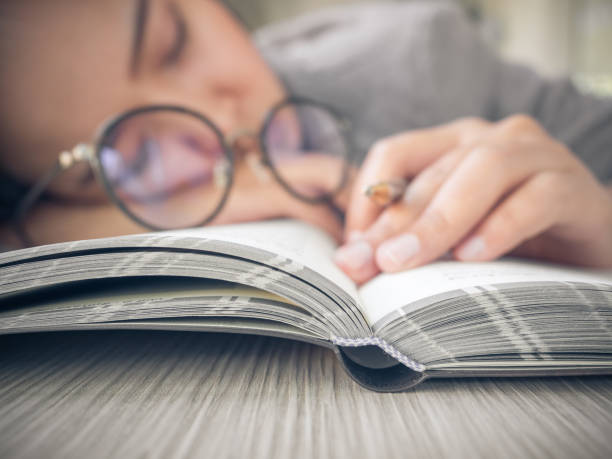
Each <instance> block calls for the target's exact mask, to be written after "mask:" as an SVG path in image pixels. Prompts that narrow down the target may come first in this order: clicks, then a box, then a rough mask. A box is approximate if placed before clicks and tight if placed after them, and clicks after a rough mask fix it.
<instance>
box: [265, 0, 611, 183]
mask: <svg viewBox="0 0 612 459" xmlns="http://www.w3.org/2000/svg"><path fill="white" fill-rule="evenodd" d="M256 38H257V40H258V45H259V46H260V49H261V51H262V53H263V55H264V57H265V58H266V59H267V60H268V62H269V63H270V65H271V66H272V67H273V68H274V69H275V70H276V72H277V73H278V74H279V75H280V76H281V78H283V80H284V82H285V83H286V85H287V86H288V87H289V89H290V90H291V91H293V92H296V93H298V94H301V95H305V96H309V97H312V98H315V99H318V100H322V101H325V102H327V103H328V104H330V105H332V106H334V107H335V108H336V109H338V110H339V111H341V112H343V113H345V114H347V115H348V116H349V117H350V118H351V121H352V124H353V126H354V127H355V138H356V144H357V146H358V149H359V152H358V153H359V154H360V155H361V157H363V155H365V154H366V153H367V150H368V148H369V147H370V146H371V144H372V142H374V141H376V140H377V139H379V138H381V137H385V136H388V135H392V134H395V133H398V132H401V131H406V130H410V129H418V128H423V127H427V126H432V125H438V124H443V123H447V122H450V121H452V120H454V119H457V118H462V117H466V116H477V117H482V118H486V119H489V120H493V121H496V120H500V119H502V118H504V117H507V116H509V115H512V114H516V113H525V114H528V115H531V116H533V117H534V118H536V119H537V120H538V121H539V122H540V123H541V124H542V125H543V126H544V127H545V128H546V130H547V131H548V132H549V133H550V134H551V135H552V136H554V137H555V138H557V139H559V140H560V141H562V142H564V143H565V144H566V145H567V146H568V147H570V149H571V150H572V151H573V152H574V153H575V154H577V155H578V156H579V157H580V158H582V160H583V161H584V162H585V163H586V164H587V165H588V166H589V167H590V169H591V170H592V171H593V172H594V173H595V174H596V175H597V176H598V177H599V179H601V180H603V181H610V180H612V100H603V99H596V98H594V97H590V96H586V95H583V94H580V93H579V92H578V91H577V90H576V89H575V88H574V87H573V85H572V84H571V83H570V81H569V80H568V79H558V80H548V79H545V78H542V77H540V76H539V75H537V74H536V73H535V72H533V71H532V70H530V69H528V68H526V67H524V66H520V65H517V64H512V63H508V62H505V61H503V60H502V59H500V58H499V57H498V56H497V55H496V54H495V53H494V52H493V51H491V50H490V49H489V48H488V47H487V45H486V44H485V43H484V42H483V40H482V39H481V37H480V35H479V34H478V33H477V31H476V30H475V28H474V27H473V25H472V24H471V23H470V21H469V20H468V18H467V17H466V16H465V15H464V14H463V12H462V11H461V10H460V9H459V8H457V7H456V6H453V5H451V4H448V3H444V2H431V1H428V2H423V1H421V2H419V1H413V2H398V3H381V4H378V3H377V4H364V5H361V6H357V7H336V8H332V9H328V10H323V11H318V12H316V13H314V14H310V15H307V16H302V17H300V18H298V19H293V20H291V21H288V22H285V23H281V24H278V25H275V26H272V27H269V28H267V29H265V30H262V31H260V32H259V33H258V34H257V35H256Z"/></svg>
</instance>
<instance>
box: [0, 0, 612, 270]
mask: <svg viewBox="0 0 612 459" xmlns="http://www.w3.org/2000/svg"><path fill="white" fill-rule="evenodd" d="M0 58H1V59H2V62H3V70H2V72H1V73H0V100H2V106H1V107H0V174H1V185H0V186H1V189H0V195H1V196H0V199H1V200H0V208H1V211H2V214H1V215H0V217H1V218H2V220H1V223H0V225H1V226H0V228H1V229H0V237H1V239H0V242H1V243H2V245H3V246H4V247H18V246H23V245H26V244H43V243H50V242H57V241H64V240H73V239H85V238H94V237H104V236H113V235H120V234H128V233H136V232H142V231H146V230H147V229H153V230H157V229H159V230H163V229H175V228H183V227H190V226H199V225H206V224H221V223H232V222H242V221H251V220H259V219H268V218H275V217H291V218H298V219H302V220H305V221H307V222H310V223H312V224H314V225H317V226H319V227H321V228H323V229H324V230H325V231H327V232H328V233H330V234H331V235H332V236H333V237H335V238H336V239H337V240H338V241H340V242H341V243H342V244H343V245H342V246H341V247H340V248H339V249H338V252H337V254H336V262H337V263H338V265H339V266H340V267H341V268H342V269H343V270H344V271H345V272H346V273H347V274H348V275H349V276H350V277H351V278H353V279H354V280H355V281H356V282H364V281H366V280H368V279H370V278H371V277H373V276H375V275H376V274H378V273H379V272H381V271H384V272H394V271H399V270H404V269H410V268H413V267H416V266H419V265H422V264H425V263H428V262H430V261H432V260H435V259H437V258H439V257H440V256H441V255H443V254H445V253H448V252H450V253H451V254H452V255H453V256H454V257H455V258H456V259H458V260H475V261H484V260H492V259H495V258H497V257H499V256H501V255H504V254H507V253H513V254H515V255H520V256H528V257H536V258H540V259H547V260H553V261H557V262H564V263H571V264H577V265H584V266H592V267H611V266H612V188H611V187H610V186H609V183H610V181H611V180H612V101H610V100H599V99H596V98H593V97H590V96H586V95H583V94H580V93H578V92H577V91H576V90H575V88H574V87H573V86H572V85H571V83H570V82H569V81H567V80H565V79H560V80H545V79H542V78H541V77H539V76H538V75H537V74H536V73H534V72H533V71H531V70H530V69H528V68H525V67H522V66H518V65H514V64H509V63H506V62H504V61H502V60H500V59H499V58H498V57H497V56H496V55H495V54H494V53H493V52H491V51H490V50H489V49H488V48H487V47H486V46H485V44H483V42H482V41H481V40H480V38H479V36H478V34H477V33H476V32H475V31H474V30H473V28H472V26H471V24H470V22H469V20H468V19H467V18H466V17H464V15H463V14H462V12H461V11H460V10H459V9H457V8H454V7H452V6H449V5H448V4H440V3H438V2H407V3H388V4H385V3H382V4H379V3H376V4H369V5H368V4H362V5H359V6H356V7H339V8H333V9H329V10H323V11H319V12H316V13H314V14H310V15H307V16H303V17H300V18H297V19H293V20H290V21H288V22H285V23H281V24H277V25H273V26H269V27H267V28H265V29H263V30H260V31H258V32H257V33H256V34H255V35H254V37H251V36H249V34H248V33H247V31H246V30H245V28H244V26H243V24H242V23H241V22H240V20H239V19H237V17H236V15H235V14H233V13H232V11H231V10H230V9H228V8H227V7H226V6H224V5H223V3H221V2H219V1H217V0H129V1H126V0H107V1H104V2H100V1H96V0H55V1H53V2H49V1H44V0H6V1H3V2H2V3H1V4H0ZM398 182H400V183H404V184H407V187H406V189H405V191H404V190H403V189H402V193H401V196H400V197H399V199H397V200H395V201H393V203H392V204H390V205H388V206H380V205H379V204H377V203H376V202H373V201H372V200H371V199H370V198H368V197H367V196H366V195H365V194H364V189H366V188H368V187H370V186H372V185H376V184H380V183H398Z"/></svg>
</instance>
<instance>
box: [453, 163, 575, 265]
mask: <svg viewBox="0 0 612 459" xmlns="http://www.w3.org/2000/svg"><path fill="white" fill-rule="evenodd" d="M567 188H568V187H567V180H566V179H565V178H563V177H562V176H561V174H558V173H554V172H544V173H540V174H538V175H536V176H534V177H533V178H532V179H530V180H529V181H528V182H527V183H525V184H524V185H522V186H521V187H520V188H519V189H518V190H516V191H515V192H514V193H513V194H512V195H510V196H509V197H508V198H506V199H505V200H504V201H502V203H501V204H500V205H499V206H497V208H495V210H494V211H493V212H492V213H491V214H490V215H489V216H488V217H487V218H486V220H485V221H484V222H482V223H481V224H480V225H479V226H478V227H477V229H476V230H475V231H474V233H473V234H472V235H471V236H470V237H469V238H468V239H467V240H465V241H464V242H462V243H461V244H460V245H459V246H458V247H457V248H456V249H455V250H454V255H455V257H456V258H457V259H459V260H462V261H488V260H494V259H496V258H498V257H500V256H501V255H504V254H506V253H508V252H510V251H511V250H512V249H514V248H516V247H518V246H519V245H521V244H522V243H523V242H525V241H527V240H529V239H531V238H533V237H535V236H537V235H538V234H540V233H542V232H544V231H546V230H547V229H548V228H550V227H551V226H552V225H554V224H555V223H556V222H557V221H558V220H559V218H560V216H561V214H562V211H563V206H564V205H565V203H566V200H564V199H560V197H561V195H562V194H563V191H562V190H565V189H567ZM560 190H561V191H560Z"/></svg>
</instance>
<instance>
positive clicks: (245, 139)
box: [226, 129, 271, 183]
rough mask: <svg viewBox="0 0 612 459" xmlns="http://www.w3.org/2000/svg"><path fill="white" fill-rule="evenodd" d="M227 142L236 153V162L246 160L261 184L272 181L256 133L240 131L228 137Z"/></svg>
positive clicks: (245, 130)
mask: <svg viewBox="0 0 612 459" xmlns="http://www.w3.org/2000/svg"><path fill="white" fill-rule="evenodd" d="M226 142H227V144H228V145H229V146H230V148H231V149H232V151H233V152H234V155H235V156H236V160H237V161H241V160H242V159H244V161H245V162H246V164H247V165H248V166H249V168H250V169H251V172H252V173H253V174H254V175H255V177H257V179H258V180H259V181H260V182H261V183H267V182H269V181H270V179H271V177H270V171H269V169H268V167H267V166H268V164H267V163H266V161H265V160H264V156H263V154H262V150H261V144H260V141H259V137H258V135H257V134H256V133H255V132H253V131H250V130H247V129H241V130H238V131H236V132H233V133H232V134H230V135H228V136H227V138H226Z"/></svg>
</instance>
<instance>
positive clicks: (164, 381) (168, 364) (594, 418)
mask: <svg viewBox="0 0 612 459" xmlns="http://www.w3.org/2000/svg"><path fill="white" fill-rule="evenodd" d="M0 457H2V458H85V457H87V458H107V457H116V458H130V457H137V458H149V457H150V458H189V457H219V458H238V457H248V458H251V457H253V458H288V457H292V458H293V457H295V458H301V457H316V458H325V457H333V458H344V457H350V458H361V457H377V458H378V457H402V458H404V457H557V458H560V457H567V458H577V457H581V458H582V457H602V458H603V457H612V378H610V377H582V378H538V379H520V380H518V379H515V380H511V379H469V380H460V379H456V380H433V381H428V382H426V383H423V384H422V385H420V386H419V387H418V388H416V389H414V390H412V391H410V392H406V393H402V394H378V393H374V392H370V391H368V390H365V389H362V388H361V387H359V386H358V385H357V384H355V383H354V382H353V381H352V380H351V379H350V378H349V377H348V376H347V375H346V374H345V373H344V371H343V370H342V368H341V367H340V365H339V363H338V362H337V361H336V358H335V357H334V355H333V353H332V352H331V351H329V350H325V349H322V348H318V347H315V346H310V345H306V344H301V343H296V342H291V341H286V340H280V339H271V338H262V337H249V336H238V335H214V334H198V333H165V332H125V331H123V332H96V333H93V332H89V333H63V334H44V335H43V334H41V335H23V336H5V337H0Z"/></svg>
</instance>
